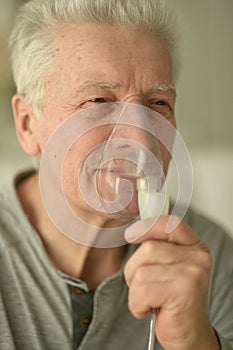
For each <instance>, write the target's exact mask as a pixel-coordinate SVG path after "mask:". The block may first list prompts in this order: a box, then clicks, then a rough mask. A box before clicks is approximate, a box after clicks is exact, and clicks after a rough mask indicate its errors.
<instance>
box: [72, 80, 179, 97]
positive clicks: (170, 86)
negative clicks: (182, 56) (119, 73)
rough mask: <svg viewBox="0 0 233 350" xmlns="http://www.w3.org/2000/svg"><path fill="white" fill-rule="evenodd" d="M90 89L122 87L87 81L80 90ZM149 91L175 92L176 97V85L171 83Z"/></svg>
mask: <svg viewBox="0 0 233 350" xmlns="http://www.w3.org/2000/svg"><path fill="white" fill-rule="evenodd" d="M88 87H96V88H100V89H120V88H122V85H121V84H120V83H109V82H105V81H95V80H94V81H89V80H88V81H85V82H84V83H83V84H81V85H79V89H80V90H84V89H86V88H88ZM147 91H162V92H168V91H173V92H174V94H175V95H176V89H175V85H174V84H173V83H171V82H164V83H155V84H153V85H151V86H150V87H149V88H148V89H147Z"/></svg>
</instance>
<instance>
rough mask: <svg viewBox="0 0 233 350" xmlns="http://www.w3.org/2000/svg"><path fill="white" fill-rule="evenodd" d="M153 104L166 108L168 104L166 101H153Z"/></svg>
mask: <svg viewBox="0 0 233 350" xmlns="http://www.w3.org/2000/svg"><path fill="white" fill-rule="evenodd" d="M152 103H153V104H155V105H158V106H166V105H167V102H166V101H164V100H154V101H152Z"/></svg>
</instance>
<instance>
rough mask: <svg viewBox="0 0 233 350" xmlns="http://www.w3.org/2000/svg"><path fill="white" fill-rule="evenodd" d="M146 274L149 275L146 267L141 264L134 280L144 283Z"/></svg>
mask: <svg viewBox="0 0 233 350" xmlns="http://www.w3.org/2000/svg"><path fill="white" fill-rule="evenodd" d="M146 275H147V271H146V267H145V266H140V267H139V268H138V269H137V271H136V272H135V277H134V281H135V282H136V283H137V284H143V283H144V282H145V281H146Z"/></svg>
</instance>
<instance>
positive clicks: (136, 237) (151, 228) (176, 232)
mask: <svg viewBox="0 0 233 350" xmlns="http://www.w3.org/2000/svg"><path fill="white" fill-rule="evenodd" d="M171 221H172V222H173V227H174V229H173V231H171V232H170V233H169V234H168V233H167V231H166V227H167V224H168V222H171ZM125 239H126V240H127V241H128V242H129V243H142V242H144V241H146V240H148V239H157V240H164V241H168V242H171V243H176V244H180V245H188V246H189V245H195V244H198V243H199V242H200V239H199V237H198V236H197V235H196V234H195V233H194V232H193V231H192V229H191V227H190V226H189V225H187V224H186V223H185V222H184V221H181V219H180V218H178V217H177V216H168V215H166V216H165V215H162V216H160V217H159V218H152V219H145V220H139V221H136V222H135V223H133V224H132V225H131V226H129V227H128V228H127V229H126V231H125Z"/></svg>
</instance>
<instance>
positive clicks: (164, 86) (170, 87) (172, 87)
mask: <svg viewBox="0 0 233 350" xmlns="http://www.w3.org/2000/svg"><path fill="white" fill-rule="evenodd" d="M148 90H149V91H162V92H167V91H170V90H172V91H173V92H174V93H176V88H175V85H174V84H172V83H169V82H165V83H162V84H159V83H155V84H154V85H152V86H150V87H149V89H148Z"/></svg>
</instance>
